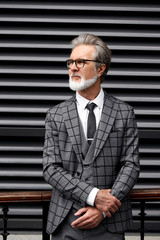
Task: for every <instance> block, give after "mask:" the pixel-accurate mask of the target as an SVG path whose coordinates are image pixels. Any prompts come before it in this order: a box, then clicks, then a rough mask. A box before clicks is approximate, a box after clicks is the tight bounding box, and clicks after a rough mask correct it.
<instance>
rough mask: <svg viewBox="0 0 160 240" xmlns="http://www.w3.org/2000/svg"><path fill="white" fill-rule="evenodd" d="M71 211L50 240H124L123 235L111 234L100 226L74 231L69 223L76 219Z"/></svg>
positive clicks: (73, 211)
mask: <svg viewBox="0 0 160 240" xmlns="http://www.w3.org/2000/svg"><path fill="white" fill-rule="evenodd" d="M76 211H77V210H75V209H72V210H71V211H70V213H69V214H68V216H67V217H66V218H65V220H64V221H63V223H62V224H61V225H60V226H59V227H58V229H57V230H56V231H55V232H54V233H53V235H52V240H124V234H123V233H111V232H108V231H107V230H106V228H104V226H103V225H102V224H99V226H98V227H96V228H92V229H76V228H72V227H71V223H72V222H73V221H74V220H76V218H77V217H75V216H74V213H75V212H76Z"/></svg>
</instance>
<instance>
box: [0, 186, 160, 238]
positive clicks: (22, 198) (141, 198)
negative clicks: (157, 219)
mask: <svg viewBox="0 0 160 240" xmlns="http://www.w3.org/2000/svg"><path fill="white" fill-rule="evenodd" d="M50 198H51V191H25V192H24V191H12V192H7V191H6V192H0V205H2V212H3V229H2V232H1V233H0V234H1V235H2V236H3V240H7V236H8V235H9V233H8V230H7V220H8V211H9V209H8V204H9V203H20V202H23V203H24V202H28V203H29V202H41V203H42V208H43V227H42V240H49V239H50V236H49V235H48V234H47V233H46V222H47V214H48V206H49V201H50ZM130 199H131V201H138V202H140V236H141V240H144V224H145V216H146V213H145V202H148V201H160V188H158V189H133V190H132V191H131V193H130Z"/></svg>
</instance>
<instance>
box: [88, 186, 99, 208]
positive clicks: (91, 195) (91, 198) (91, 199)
mask: <svg viewBox="0 0 160 240" xmlns="http://www.w3.org/2000/svg"><path fill="white" fill-rule="evenodd" d="M98 191H99V189H98V188H93V189H92V190H91V192H90V193H89V195H88V197H87V200H86V203H87V204H88V205H90V206H92V207H94V201H95V198H96V195H97V193H98Z"/></svg>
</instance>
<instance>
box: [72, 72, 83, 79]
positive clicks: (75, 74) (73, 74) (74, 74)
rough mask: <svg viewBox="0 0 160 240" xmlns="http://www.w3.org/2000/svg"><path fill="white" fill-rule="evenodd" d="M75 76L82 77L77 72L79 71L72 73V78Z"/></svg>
mask: <svg viewBox="0 0 160 240" xmlns="http://www.w3.org/2000/svg"><path fill="white" fill-rule="evenodd" d="M74 76H76V77H82V76H81V75H80V74H77V73H71V75H70V77H71V78H72V77H74Z"/></svg>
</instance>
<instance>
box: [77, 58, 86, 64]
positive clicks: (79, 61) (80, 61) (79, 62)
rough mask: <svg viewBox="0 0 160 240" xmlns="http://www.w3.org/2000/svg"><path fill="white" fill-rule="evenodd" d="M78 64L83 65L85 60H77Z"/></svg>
mask: <svg viewBox="0 0 160 240" xmlns="http://www.w3.org/2000/svg"><path fill="white" fill-rule="evenodd" d="M76 62H77V64H83V63H84V60H83V59H77V60H76Z"/></svg>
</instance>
